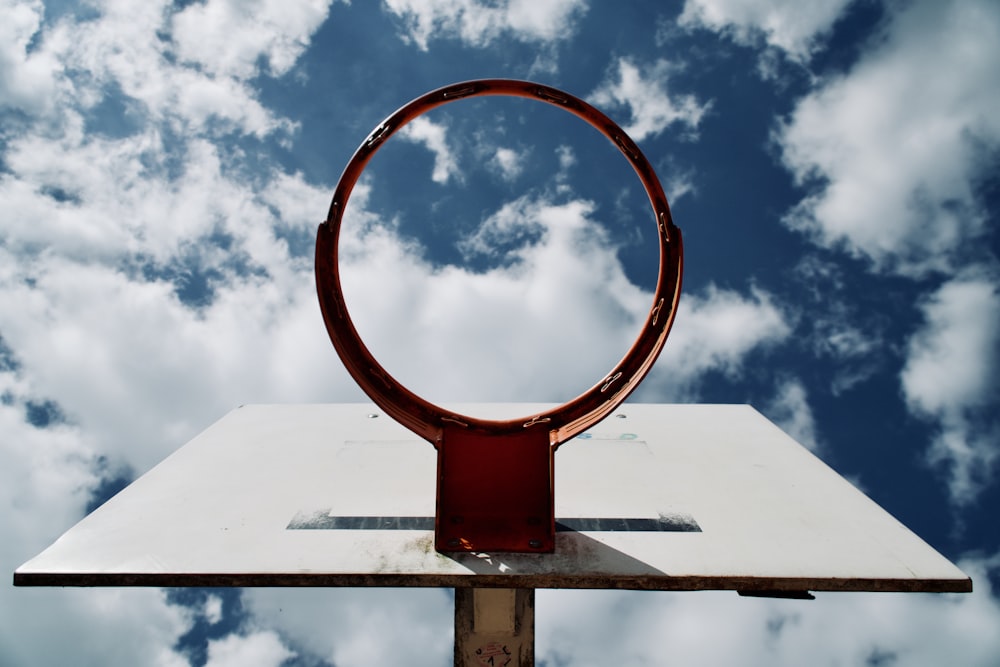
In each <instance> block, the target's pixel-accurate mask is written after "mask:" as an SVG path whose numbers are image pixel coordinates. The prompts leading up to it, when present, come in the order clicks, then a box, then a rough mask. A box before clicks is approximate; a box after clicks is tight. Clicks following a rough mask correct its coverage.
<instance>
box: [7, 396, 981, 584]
mask: <svg viewBox="0 0 1000 667" xmlns="http://www.w3.org/2000/svg"><path fill="white" fill-rule="evenodd" d="M456 409H459V410H460V411H461V412H463V413H470V414H477V415H483V416H485V417H491V416H506V415H509V414H510V412H511V411H512V407H511V406H509V405H506V406H503V405H470V406H456ZM540 409H545V406H538V405H524V406H516V407H514V408H513V411H514V412H517V413H520V414H528V413H531V412H534V411H538V410H540ZM501 412H503V413H504V415H501V414H500V413H501ZM435 466H436V454H435V450H434V448H433V447H432V446H431V445H430V444H428V443H427V442H426V441H424V440H421V439H420V438H418V437H417V436H415V435H414V434H413V433H411V432H410V431H409V430H407V429H406V428H404V427H402V426H400V425H399V424H398V423H397V422H395V421H393V420H392V419H389V418H388V417H386V416H385V414H384V413H382V412H381V411H380V410H379V409H378V408H376V407H374V406H373V405H366V404H340V405H247V406H243V407H241V408H238V409H236V410H234V411H232V412H231V413H229V414H228V415H226V416H225V417H224V418H222V419H221V420H220V421H218V422H217V423H216V424H214V425H212V426H211V427H209V428H208V429H207V430H205V431H204V432H203V433H201V434H200V435H198V436H197V437H195V438H194V439H193V440H192V441H191V442H189V443H188V444H186V445H184V446H183V447H181V448H180V449H179V450H177V451H176V452H175V453H174V454H173V455H171V456H170V457H168V458H167V459H166V460H164V461H163V462H162V463H161V464H159V465H158V466H156V467H155V468H153V469H152V470H151V471H149V472H148V473H146V474H145V475H143V476H142V477H140V478H139V479H138V480H136V481H135V482H134V483H133V484H131V485H130V486H129V487H128V488H126V489H125V490H123V491H122V492H121V493H119V494H118V495H117V496H115V497H114V498H112V499H111V500H110V501H109V502H107V503H106V504H105V505H103V506H102V507H100V508H99V509H97V510H96V511H95V512H93V513H92V514H90V515H89V516H87V517H86V518H84V519H83V520H82V521H81V522H80V523H79V524H77V525H76V526H75V527H73V528H71V529H70V530H69V531H68V532H67V533H66V534H65V535H63V536H62V537H60V538H59V539H58V540H57V541H56V542H55V543H54V544H53V545H52V546H50V547H49V548H48V549H46V550H45V551H44V552H42V553H41V554H40V555H38V556H37V557H35V558H33V559H32V560H30V561H28V562H27V563H25V564H24V565H22V566H21V567H20V568H18V569H17V571H16V572H15V573H14V583H15V584H16V585H21V586H35V585H58V586H104V585H109V586H129V585H151V586H372V585H375V586H433V587H454V588H466V587H469V588H492V587H496V588H507V589H510V588H629V589H646V590H704V589H725V590H738V591H741V592H745V593H751V594H753V593H764V594H782V593H789V594H795V593H796V592H804V591H866V590H870V591H931V592H949V591H952V592H963V591H969V590H971V587H972V584H971V581H970V580H969V578H968V577H967V576H966V575H965V574H963V573H962V572H961V571H960V570H959V569H958V568H957V567H955V566H954V565H953V564H951V563H950V562H949V561H948V560H947V559H945V558H944V557H943V556H941V555H940V554H939V553H937V552H936V551H935V550H934V549H933V548H931V547H930V546H929V545H928V544H926V543H925V542H923V541H922V540H921V539H920V538H919V537H917V536H916V535H914V534H913V533H912V532H910V531H909V530H908V529H907V528H906V527H904V526H903V525H902V524H900V523H899V522H898V521H896V520H895V519H894V518H893V517H892V516H890V515H889V514H888V513H886V512H885V511H884V510H882V509H881V508H880V507H878V506H877V505H876V504H875V503H874V502H872V501H871V500H870V499H869V498H867V497H866V496H865V495H864V494H862V493H861V492H860V491H858V490H857V489H855V488H854V487H853V486H852V485H851V484H850V483H848V482H847V481H845V480H844V479H843V478H842V477H841V476H840V475H838V474H837V473H836V472H834V471H833V470H832V469H830V468H829V467H827V466H826V465H825V464H824V463H823V462H822V461H820V460H819V459H818V458H816V457H815V456H814V455H813V454H811V453H810V452H809V451H808V450H806V449H805V448H804V447H802V446H801V445H799V444H798V443H796V442H795V441H794V440H792V439H791V438H790V437H789V436H787V435H786V434H784V433H783V432H782V431H781V430H780V429H778V428H777V427H776V426H774V425H773V424H772V423H771V422H769V421H768V420H767V419H766V418H764V417H763V416H762V415H761V414H760V413H758V412H757V411H755V410H754V409H753V408H751V407H749V406H745V405H643V404H624V405H622V406H620V407H619V408H618V409H617V410H616V412H615V413H614V414H613V415H612V416H610V417H609V418H608V419H605V420H604V421H603V422H601V423H600V424H598V425H596V426H594V427H593V428H591V429H590V430H588V431H586V432H584V433H583V434H581V435H579V436H577V437H576V438H575V439H573V440H571V441H569V442H567V443H566V444H564V445H563V446H561V447H560V448H559V449H558V450H557V451H556V453H555V480H554V484H555V514H556V521H557V534H556V547H555V552H554V553H551V554H530V553H478V552H468V553H454V554H442V553H439V552H437V551H435V549H434V541H433V540H434V510H435V508H434V502H435V470H436V468H435Z"/></svg>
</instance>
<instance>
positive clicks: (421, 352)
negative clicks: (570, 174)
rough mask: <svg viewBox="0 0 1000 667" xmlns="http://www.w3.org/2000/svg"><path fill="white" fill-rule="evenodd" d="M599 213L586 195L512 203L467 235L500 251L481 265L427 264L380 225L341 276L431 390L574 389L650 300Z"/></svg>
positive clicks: (365, 327) (377, 348)
mask: <svg viewBox="0 0 1000 667" xmlns="http://www.w3.org/2000/svg"><path fill="white" fill-rule="evenodd" d="M592 212H593V205H592V204H590V203H589V202H586V201H582V200H571V201H568V202H565V203H555V202H553V201H550V200H547V199H545V198H535V197H530V196H526V197H522V198H520V199H517V200H515V201H513V202H509V203H507V204H505V205H504V206H503V207H501V209H500V210H498V211H497V212H495V213H494V214H493V215H491V216H489V217H488V218H487V219H486V220H485V221H484V222H483V224H482V225H481V226H480V228H479V229H478V230H477V231H476V232H475V233H474V234H472V235H471V236H470V237H469V238H468V239H466V241H465V243H464V247H465V250H466V251H467V252H470V253H481V254H483V255H485V256H487V257H489V258H492V259H493V260H500V261H499V262H497V261H491V262H490V263H491V264H499V265H498V266H494V267H493V268H489V269H486V270H483V271H475V270H470V269H467V268H461V267H457V266H447V267H440V268H434V267H431V266H429V265H427V264H426V263H424V262H423V261H422V260H420V258H419V255H418V254H414V253H413V252H411V251H409V250H408V249H407V248H406V247H405V246H403V245H401V244H400V243H399V241H398V240H397V239H395V238H393V237H392V236H390V235H388V233H387V232H384V231H378V230H376V231H374V232H373V233H370V234H368V235H366V236H365V237H364V238H363V242H362V240H358V242H357V245H355V242H353V241H352V242H350V243H349V244H348V245H347V246H345V249H344V252H345V253H346V255H347V256H348V257H350V266H345V267H344V270H343V272H342V281H343V285H344V290H345V294H346V296H347V299H348V304H349V305H351V304H355V303H357V304H361V305H363V307H364V308H363V309H362V308H358V310H359V313H358V314H357V316H356V317H355V323H356V325H357V328H358V330H359V331H360V332H361V334H362V337H363V338H364V339H365V342H366V343H367V344H368V346H369V348H370V349H371V350H372V352H373V354H375V355H376V357H377V358H378V359H379V360H380V361H381V362H382V363H383V365H385V366H386V368H387V369H388V370H389V371H390V372H391V373H393V374H394V375H395V376H396V377H397V378H398V379H399V380H400V381H401V382H403V384H405V385H406V386H408V387H410V388H411V389H415V390H417V393H418V394H421V395H425V396H428V397H432V399H433V400H437V401H448V400H451V401H454V400H467V401H470V400H473V401H474V400H485V401H516V400H521V401H524V400H540V401H546V400H549V401H559V400H568V399H570V398H572V397H573V396H575V395H576V394H577V393H580V392H582V391H584V390H586V389H587V388H589V387H590V386H591V385H592V384H593V383H594V382H596V381H597V380H598V379H600V378H601V377H603V375H604V374H605V373H606V372H607V371H608V370H609V369H610V368H611V367H612V366H613V365H614V363H615V362H617V361H618V359H619V358H620V357H621V355H622V354H624V352H625V351H626V350H627V349H628V347H629V345H630V344H631V342H632V338H633V337H634V335H635V332H636V331H637V330H638V328H639V326H641V322H642V321H643V320H644V319H645V316H646V313H647V312H648V309H649V307H650V306H651V303H652V294H650V293H647V292H644V291H643V290H641V289H640V288H638V287H637V286H635V285H633V284H632V283H631V282H629V280H628V279H627V277H626V276H625V273H624V269H623V267H622V266H621V264H620V263H619V261H618V259H617V257H616V255H615V252H614V248H613V247H612V246H611V244H609V243H608V242H607V238H606V235H605V234H604V232H603V230H602V228H601V227H600V226H599V225H598V224H597V223H596V222H595V221H594V220H593V219H592V218H591V217H590V215H591V213H592ZM351 309H352V313H353V312H354V306H353V305H351Z"/></svg>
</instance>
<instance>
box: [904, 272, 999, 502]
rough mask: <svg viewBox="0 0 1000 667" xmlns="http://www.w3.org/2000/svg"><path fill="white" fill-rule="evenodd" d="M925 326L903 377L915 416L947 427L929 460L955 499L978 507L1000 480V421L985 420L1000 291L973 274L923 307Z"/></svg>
mask: <svg viewBox="0 0 1000 667" xmlns="http://www.w3.org/2000/svg"><path fill="white" fill-rule="evenodd" d="M922 310H923V313H924V318H925V323H924V325H923V327H922V328H921V329H920V330H918V331H917V333H916V334H914V335H913V337H912V338H911V339H910V341H909V345H908V349H907V359H906V365H905V367H904V368H903V371H902V374H901V381H902V386H903V392H904V395H905V397H906V400H907V404H908V405H909V407H910V409H911V410H912V411H913V412H914V413H916V414H917V415H919V416H922V417H929V418H931V419H934V420H936V421H938V422H939V424H940V430H939V432H938V433H937V434H936V435H935V437H934V441H933V443H932V447H931V449H930V452H929V460H930V461H931V462H932V463H934V464H938V465H942V466H943V467H944V468H945V469H946V471H947V478H948V485H949V489H950V491H951V495H952V499H953V500H954V501H955V502H958V503H967V502H971V501H973V500H975V498H976V497H977V495H978V493H979V492H980V491H981V490H982V489H983V488H984V487H985V486H986V485H987V484H989V483H990V482H991V481H992V480H993V479H994V476H995V474H996V464H997V462H998V461H1000V446H998V445H997V441H996V437H997V435H998V433H1000V421H998V420H997V419H996V416H995V415H988V414H986V415H984V414H983V413H984V411H988V410H989V406H991V405H992V402H993V401H995V400H996V397H997V383H996V376H997V372H998V370H1000V363H998V362H1000V358H998V349H1000V289H998V287H997V281H996V276H995V275H993V274H991V273H986V272H980V271H970V272H968V273H967V274H965V275H963V276H960V277H957V278H955V279H953V280H950V281H948V282H947V283H945V284H944V285H943V286H942V287H941V288H940V289H939V290H938V291H937V292H935V293H934V294H933V295H932V296H931V297H930V298H929V299H927V300H926V301H925V302H924V303H923V305H922Z"/></svg>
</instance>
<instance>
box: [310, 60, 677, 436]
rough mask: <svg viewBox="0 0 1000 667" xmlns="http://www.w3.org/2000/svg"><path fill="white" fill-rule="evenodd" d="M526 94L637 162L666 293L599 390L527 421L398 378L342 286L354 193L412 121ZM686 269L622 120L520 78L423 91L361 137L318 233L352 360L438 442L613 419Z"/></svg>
mask: <svg viewBox="0 0 1000 667" xmlns="http://www.w3.org/2000/svg"><path fill="white" fill-rule="evenodd" d="M488 95H494V96H508V97H526V98H530V99H535V100H539V101H541V102H545V103H547V104H551V105H553V106H556V107H558V108H560V109H563V110H565V111H567V112H569V113H572V114H573V115H575V116H577V117H579V118H581V119H583V120H584V121H586V122H587V123H588V124H589V125H591V126H592V127H594V128H595V129H597V130H598V131H599V132H600V133H601V134H603V135H604V136H605V137H607V138H608V139H609V140H610V141H611V142H612V143H613V144H614V145H615V147H616V148H618V150H619V151H621V153H622V154H623V155H624V156H625V158H626V159H627V160H628V161H629V163H630V164H631V165H632V168H633V169H634V170H635V172H636V174H637V175H638V176H639V179H640V180H641V181H642V184H643V187H644V188H645V190H646V194H647V196H648V197H649V202H650V204H651V206H652V208H653V215H654V221H655V223H656V226H657V238H658V239H659V246H660V268H659V273H658V276H657V281H656V291H655V294H654V296H653V304H652V307H651V308H650V311H649V315H648V316H647V318H646V323H645V325H644V326H643V328H642V331H641V332H640V334H639V336H638V338H637V339H636V341H635V343H633V345H632V347H631V349H629V351H628V352H627V353H626V354H625V356H624V357H622V359H621V361H619V362H618V363H617V364H616V365H615V367H614V368H613V369H612V371H611V372H610V373H608V374H607V375H606V376H605V377H604V378H602V379H601V380H600V381H599V382H598V383H597V384H595V385H594V386H593V387H591V388H590V389H588V390H587V391H585V392H584V393H582V394H580V395H579V396H577V397H576V398H574V399H572V400H570V401H568V402H566V403H564V404H562V405H561V406H559V407H557V408H554V409H552V410H549V411H547V412H542V413H539V414H534V415H528V416H525V417H522V418H519V419H509V420H500V421H494V420H486V419H478V418H475V417H470V416H466V415H460V414H456V413H454V412H451V411H448V410H445V409H444V408H441V407H438V406H437V405H434V404H433V403H430V402H428V401H426V400H424V399H423V398H421V397H419V396H417V395H416V394H414V393H413V392H411V391H410V390H408V389H407V388H406V387H404V386H403V385H401V384H400V383H399V382H397V381H396V380H395V378H393V377H392V376H391V375H390V374H389V373H388V372H387V371H386V370H385V369H384V368H383V367H382V366H381V365H380V364H379V363H378V361H376V360H375V357H374V356H373V355H372V354H371V352H369V350H368V348H367V347H366V346H365V344H364V342H362V340H361V337H360V336H359V335H358V332H357V330H356V329H355V327H354V323H353V322H352V321H351V318H350V315H349V314H348V311H347V305H346V303H345V301H344V294H343V291H342V289H341V285H340V271H339V258H338V245H339V239H340V227H341V223H342V218H343V214H344V210H345V208H346V204H347V200H348V198H349V197H350V194H351V191H352V190H353V188H354V186H355V184H356V183H357V181H358V179H359V178H360V177H361V173H362V172H363V171H364V169H365V166H366V165H367V164H368V161H369V160H371V158H372V156H373V155H374V154H375V152H376V151H377V150H378V149H379V147H380V146H381V145H382V144H384V143H385V141H386V140H387V139H388V138H389V137H391V136H392V135H393V134H394V133H396V132H397V131H398V130H399V129H400V128H402V127H403V126H405V125H406V124H407V123H409V122H410V121H412V120H413V119H415V118H417V117H418V116H420V115H422V114H424V113H426V112H428V111H430V110H431V109H434V108H436V107H439V106H442V105H444V104H448V103H449V102H454V101H455V100H459V99H465V98H471V97H479V96H488ZM682 272H683V248H682V242H681V233H680V229H678V228H677V227H676V226H675V225H674V223H673V220H672V218H671V216H670V208H669V205H668V204H667V198H666V195H665V194H664V193H663V187H662V186H661V185H660V182H659V179H657V177H656V173H655V172H654V171H653V168H652V166H651V165H650V164H649V161H648V160H647V159H646V157H645V156H644V155H643V153H642V151H641V150H639V147H638V146H637V145H636V144H635V142H634V141H632V139H631V138H630V137H629V136H628V135H627V134H626V133H625V131H624V130H622V129H621V128H620V127H619V126H618V125H617V124H616V123H615V122H614V121H612V120H611V119H610V118H608V117H607V116H606V115H604V114H603V113H601V112H600V111H599V110H597V109H596V108H594V107H593V106H591V105H590V104H588V103H587V102H584V101H583V100H581V99H579V98H577V97H574V96H573V95H570V94H569V93H565V92H563V91H561V90H558V89H556V88H552V87H550V86H545V85H541V84H538V83H533V82H531V81H518V80H513V79H478V80H474V81H464V82H461V83H456V84H452V85H450V86H445V87H444V88H439V89H437V90H434V91H431V92H429V93H427V94H425V95H422V96H420V97H418V98H416V99H414V100H412V101H411V102H409V103H408V104H406V105H404V106H402V107H400V108H399V109H398V110H397V111H396V112H395V113H393V114H392V115H390V116H389V117H388V118H386V119H385V120H384V121H382V122H381V123H380V124H379V125H378V126H377V127H376V128H375V129H374V130H372V132H371V134H369V135H368V137H367V138H366V139H365V140H364V141H363V142H362V143H361V145H360V146H359V147H358V149H357V151H355V153H354V155H353V156H352V157H351V160H350V162H348V164H347V167H346V168H345V169H344V173H343V174H342V175H341V177H340V181H339V182H338V183H337V188H336V190H335V191H334V195H333V201H332V203H331V204H330V210H329V212H328V214H327V218H326V221H325V222H323V223H322V224H321V225H320V226H319V230H318V231H317V234H316V289H317V293H318V295H319V302H320V309H321V310H322V312H323V320H324V322H325V323H326V328H327V332H328V333H329V335H330V339H331V340H332V341H333V346H334V348H335V349H336V350H337V354H338V355H339V356H340V358H341V360H342V361H343V363H344V365H345V366H346V367H347V370H348V372H349V373H350V374H351V376H352V377H353V378H354V380H355V381H356V382H357V383H358V385H360V386H361V388H362V389H363V390H364V392H365V393H366V394H368V396H369V397H370V398H371V399H372V400H373V401H374V402H375V403H376V404H377V405H378V406H379V407H381V408H382V409H383V410H385V412H386V413H387V414H388V415H389V416H391V417H393V418H394V419H395V420H396V421H398V422H400V423H401V424H403V425H404V426H406V427H407V428H409V429H410V430H411V431H413V432H414V433H416V434H417V435H419V436H420V437H422V438H424V439H426V440H428V441H430V442H431V443H432V444H434V445H435V446H437V443H438V442H440V440H441V438H442V437H443V433H444V431H445V429H455V428H458V429H463V430H464V429H468V430H469V431H474V432H480V433H487V434H491V435H497V436H503V435H507V434H513V433H523V432H524V430H525V429H534V428H544V429H546V430H547V431H548V432H549V441H550V443H551V444H552V445H553V446H557V445H559V444H561V443H563V442H565V441H567V440H569V439H570V438H572V437H574V436H576V435H578V434H579V433H582V432H583V431H585V430H586V429H588V428H590V427H591V426H592V425H594V424H596V423H597V422H599V421H601V420H602V419H604V418H605V417H606V416H607V415H608V414H610V413H611V411H613V410H614V409H615V408H616V407H617V406H618V405H619V404H620V403H621V402H622V401H624V400H625V399H626V398H627V397H628V395H629V394H630V393H632V391H633V390H634V389H635V388H636V386H637V385H638V384H639V382H641V381H642V379H643V378H644V377H645V376H646V374H647V373H648V372H649V370H650V369H651V368H652V366H653V363H654V362H655V361H656V358H657V357H658V356H659V353H660V350H661V349H662V348H663V344H664V342H665V341H666V338H667V335H668V334H669V333H670V327H671V325H672V324H673V320H674V316H675V315H676V313H677V303H678V299H679V298H680V289H681V274H682Z"/></svg>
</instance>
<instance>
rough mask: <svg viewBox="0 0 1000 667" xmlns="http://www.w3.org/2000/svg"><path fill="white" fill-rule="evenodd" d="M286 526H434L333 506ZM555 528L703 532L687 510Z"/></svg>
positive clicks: (565, 522)
mask: <svg viewBox="0 0 1000 667" xmlns="http://www.w3.org/2000/svg"><path fill="white" fill-rule="evenodd" d="M287 530H434V517H432V516H332V515H331V514H330V510H316V511H314V512H299V513H298V514H296V515H295V516H294V517H293V518H292V520H291V521H290V522H289V523H288V526H287ZM556 532H588V533H700V532H701V526H699V525H698V522H697V521H695V519H694V517H693V516H690V515H688V514H670V515H666V514H661V515H660V516H659V517H658V518H655V519H653V518H642V517H639V518H629V517H622V518H615V517H567V518H561V519H560V518H557V519H556Z"/></svg>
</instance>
